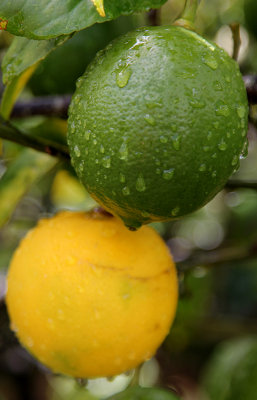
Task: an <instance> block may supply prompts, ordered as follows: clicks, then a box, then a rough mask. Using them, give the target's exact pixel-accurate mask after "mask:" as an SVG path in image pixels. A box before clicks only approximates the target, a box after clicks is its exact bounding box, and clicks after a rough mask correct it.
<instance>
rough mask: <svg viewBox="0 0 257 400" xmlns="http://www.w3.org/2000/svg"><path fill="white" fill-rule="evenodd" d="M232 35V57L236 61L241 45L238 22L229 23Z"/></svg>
mask: <svg viewBox="0 0 257 400" xmlns="http://www.w3.org/2000/svg"><path fill="white" fill-rule="evenodd" d="M229 27H230V29H231V32H232V37H233V55H232V58H233V59H234V60H235V61H237V59H238V54H239V50H240V46H241V38H240V24H238V23H234V24H230V25H229Z"/></svg>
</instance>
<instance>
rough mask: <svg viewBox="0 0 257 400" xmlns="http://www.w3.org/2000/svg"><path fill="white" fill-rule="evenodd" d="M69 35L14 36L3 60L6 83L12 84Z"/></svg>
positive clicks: (4, 80)
mask: <svg viewBox="0 0 257 400" xmlns="http://www.w3.org/2000/svg"><path fill="white" fill-rule="evenodd" d="M0 7H1V6H0ZM69 37H70V36H61V37H59V38H56V39H51V40H40V41H39V40H29V39H26V38H21V37H16V38H14V40H13V42H12V44H11V46H10V47H9V49H8V51H7V52H6V54H5V56H4V59H3V62H2V70H3V82H4V84H10V83H11V82H12V81H13V79H15V78H17V77H18V76H19V75H20V74H21V73H23V72H24V71H26V70H27V69H28V68H29V67H31V66H32V65H35V64H37V63H38V62H39V61H40V60H43V59H44V58H45V57H46V56H47V55H48V54H49V53H50V52H51V51H52V50H54V49H55V48H56V47H58V46H60V45H62V44H63V43H64V42H66V40H67V39H69Z"/></svg>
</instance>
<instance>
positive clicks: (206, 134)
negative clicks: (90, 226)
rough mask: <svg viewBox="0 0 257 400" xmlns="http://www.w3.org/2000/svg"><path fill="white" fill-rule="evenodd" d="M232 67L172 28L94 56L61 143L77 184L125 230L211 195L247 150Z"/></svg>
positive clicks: (146, 31) (125, 40) (140, 34)
mask: <svg viewBox="0 0 257 400" xmlns="http://www.w3.org/2000/svg"><path fill="white" fill-rule="evenodd" d="M247 115H248V106H247V99H246V92H245V88H244V84H243V81H242V78H241V75H240V72H239V69H238V66H237V64H236V63H235V62H234V61H233V60H232V59H231V58H230V57H229V56H228V55H227V54H226V53H225V52H224V51H223V50H222V49H220V48H218V47H217V46H215V45H213V44H212V43H209V42H208V41H206V40H204V39H203V38H202V37H200V36H199V35H197V34H196V33H194V32H191V31H189V30H185V29H183V28H180V27H174V26H169V27H163V26H162V27H152V28H141V29H138V30H136V31H134V32H131V33H129V34H126V35H125V36H123V37H121V38H120V39H117V40H116V41H114V42H112V44H110V45H109V46H108V47H107V48H106V49H105V50H104V51H102V52H100V53H99V54H98V55H97V57H96V59H95V61H94V62H93V63H92V64H91V65H90V66H89V68H88V69H87V71H86V73H85V74H84V76H83V77H82V78H80V79H79V81H78V83H77V90H76V92H75V95H74V97H73V100H72V104H71V107H70V117H69V134H68V142H69V146H70V151H71V156H72V162H73V165H74V167H75V169H76V172H77V174H78V176H79V178H80V180H81V181H82V182H83V183H84V185H85V186H86V188H87V189H88V191H89V192H90V193H91V195H92V196H93V197H94V198H95V199H96V200H97V201H98V202H99V203H100V204H102V205H103V206H104V207H105V208H106V209H107V210H109V211H110V212H112V213H114V214H115V215H117V216H119V217H120V218H122V219H123V221H124V222H125V224H126V225H127V226H132V227H138V226H140V225H141V224H142V223H148V222H151V221H157V220H169V219H172V218H177V217H179V216H183V215H185V214H188V213H190V212H192V211H194V210H196V209H198V208H200V207H201V206H203V205H204V204H205V203H207V202H208V201H209V200H211V199H212V198H213V197H214V195H215V194H216V193H217V192H218V191H219V190H220V189H221V188H222V187H223V186H224V184H225V182H226V181H227V179H228V178H229V176H230V175H231V174H232V172H233V171H234V170H236V169H237V168H238V166H239V158H240V156H241V155H242V153H244V152H245V151H246V148H247V141H246V133H247Z"/></svg>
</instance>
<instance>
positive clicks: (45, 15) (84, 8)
mask: <svg viewBox="0 0 257 400" xmlns="http://www.w3.org/2000/svg"><path fill="white" fill-rule="evenodd" d="M165 1H166V0H128V1H126V2H124V1H120V0H105V1H104V13H105V17H103V16H101V15H100V14H99V12H98V9H97V7H96V6H95V4H94V2H93V1H92V0H41V1H40V2H35V1H34V0H17V1H10V0H3V1H1V4H0V19H1V20H3V21H7V23H6V30H7V31H9V32H10V33H12V34H14V35H18V36H26V37H28V38H32V39H49V38H53V37H56V36H60V35H67V34H70V33H72V32H75V31H79V30H81V29H84V28H86V27H88V26H90V25H93V24H95V23H96V22H104V21H107V20H110V19H114V18H117V17H118V16H119V15H122V14H129V13H132V12H138V11H144V10H148V9H150V8H158V7H160V6H161V5H162V4H164V3H165ZM97 3H98V2H97Z"/></svg>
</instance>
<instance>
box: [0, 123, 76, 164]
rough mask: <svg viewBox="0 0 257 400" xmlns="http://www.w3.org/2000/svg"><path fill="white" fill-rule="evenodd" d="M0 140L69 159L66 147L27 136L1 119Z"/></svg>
mask: <svg viewBox="0 0 257 400" xmlns="http://www.w3.org/2000/svg"><path fill="white" fill-rule="evenodd" d="M0 138H2V139H5V140H9V141H11V142H14V143H18V144H20V145H22V146H26V147H30V148H32V149H34V150H37V151H41V152H43V153H47V154H49V155H51V156H54V157H58V158H64V159H66V160H69V159H70V155H69V149H68V146H65V145H63V144H60V143H57V142H54V143H49V140H45V139H44V138H41V137H35V136H33V137H32V136H29V135H27V134H25V133H23V132H21V131H20V130H18V129H17V128H15V127H14V126H13V125H12V124H10V123H9V122H7V121H5V120H3V119H2V118H1V117H0Z"/></svg>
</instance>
